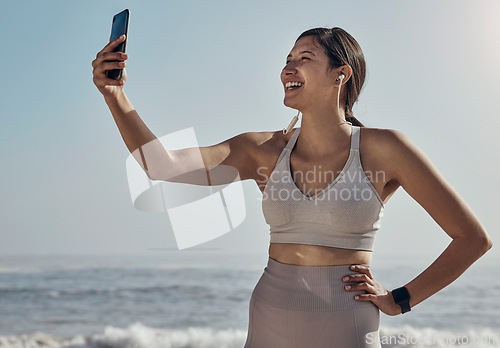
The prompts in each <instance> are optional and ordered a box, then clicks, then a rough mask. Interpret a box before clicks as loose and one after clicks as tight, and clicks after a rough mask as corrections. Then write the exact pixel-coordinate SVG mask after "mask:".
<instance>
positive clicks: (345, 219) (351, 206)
mask: <svg viewBox="0 0 500 348" xmlns="http://www.w3.org/2000/svg"><path fill="white" fill-rule="evenodd" d="M299 134H300V128H297V129H295V130H294V132H293V134H292V136H291V138H290V140H289V141H288V143H287V145H286V146H285V148H284V149H283V151H282V152H281V154H280V156H279V157H278V160H277V162H276V165H275V167H274V169H273V172H272V173H271V176H270V177H269V180H268V182H267V184H266V187H265V188H264V191H263V197H262V211H263V214H264V218H265V220H266V222H267V223H268V224H269V226H270V235H271V236H270V238H271V243H298V244H314V245H323V246H331V247H339V248H348V249H357V250H367V251H373V245H374V239H375V234H376V232H377V231H378V230H379V229H380V223H381V220H382V217H383V212H384V204H383V201H382V199H381V198H380V196H379V194H378V192H377V191H376V189H375V187H374V186H373V184H372V183H371V181H370V180H369V179H368V177H367V176H366V174H365V172H364V170H363V167H362V164H361V159H360V155H359V140H360V127H358V126H353V125H351V148H350V152H349V158H348V160H347V162H346V164H345V165H344V168H343V169H342V171H341V172H340V173H334V174H335V175H333V176H334V177H335V179H334V180H333V181H332V182H331V183H330V184H329V185H328V186H327V187H326V188H325V189H323V190H322V191H320V192H319V193H318V194H316V195H314V196H309V195H306V194H304V193H303V192H302V191H301V190H300V189H299V188H298V187H297V185H296V184H295V181H294V178H293V177H292V171H291V166H290V154H291V152H292V150H293V147H294V146H295V143H296V141H297V138H298V136H299ZM311 170H314V168H312V169H311ZM318 171H321V169H319V170H318ZM324 173H325V172H324V171H323V172H322V173H321V174H322V177H324V176H325V175H323V174H324ZM303 175H304V178H305V179H306V180H307V173H303ZM326 177H328V176H326ZM329 177H331V175H329Z"/></svg>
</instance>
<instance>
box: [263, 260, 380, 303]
mask: <svg viewBox="0 0 500 348" xmlns="http://www.w3.org/2000/svg"><path fill="white" fill-rule="evenodd" d="M349 266H350V265H338V266H300V265H293V264H286V263H281V262H279V261H276V260H274V259H272V258H270V257H269V259H268V263H267V267H266V268H265V270H264V274H263V275H262V277H261V279H260V280H259V282H258V283H257V285H256V287H255V289H254V293H253V296H255V298H256V299H257V300H260V301H263V302H266V303H267V304H269V305H270V306H274V307H278V308H282V309H286V310H292V311H312V312H331V311H340V310H344V309H349V308H360V307H373V306H374V305H373V303H371V302H359V301H356V300H355V299H354V296H355V295H359V294H366V292H365V291H362V290H357V291H346V290H345V289H344V286H345V285H349V284H351V285H352V284H356V283H350V282H347V283H346V282H343V281H342V278H343V277H345V276H346V275H351V274H359V272H355V271H353V270H351V269H350V268H349Z"/></svg>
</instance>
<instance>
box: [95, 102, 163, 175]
mask: <svg viewBox="0 0 500 348" xmlns="http://www.w3.org/2000/svg"><path fill="white" fill-rule="evenodd" d="M104 100H105V101H106V104H107V105H108V107H109V110H110V111H111V114H112V115H113V118H114V120H115V122H116V125H117V126H118V129H119V131H120V134H121V136H122V138H123V141H124V142H125V145H126V146H127V148H128V150H129V151H130V153H131V154H132V156H133V157H134V158H135V159H136V161H137V162H138V163H139V165H140V166H141V167H142V169H143V170H144V171H145V173H146V174H147V175H148V177H149V178H152V177H154V172H155V167H158V166H162V167H163V168H168V167H169V165H168V161H169V157H170V154H169V152H168V151H167V150H166V149H165V148H164V147H163V145H162V144H161V143H160V141H159V140H158V138H157V137H156V136H155V135H154V134H153V133H152V132H151V131H150V130H149V128H148V127H147V126H146V124H144V122H143V121H142V119H141V118H140V117H139V114H138V113H137V111H136V110H135V109H134V107H133V106H132V103H131V102H130V100H129V99H128V97H127V95H126V94H125V92H123V93H122V94H120V96H119V97H118V98H112V99H106V98H105V99H104Z"/></svg>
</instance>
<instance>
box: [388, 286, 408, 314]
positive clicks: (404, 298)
mask: <svg viewBox="0 0 500 348" xmlns="http://www.w3.org/2000/svg"><path fill="white" fill-rule="evenodd" d="M391 294H392V297H394V301H395V302H396V303H397V304H398V305H399V306H400V307H401V314H404V313H406V312H409V311H411V308H410V293H409V292H408V289H407V288H406V287H404V286H402V287H400V288H397V289H394V290H392V291H391Z"/></svg>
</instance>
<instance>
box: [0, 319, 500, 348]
mask: <svg viewBox="0 0 500 348" xmlns="http://www.w3.org/2000/svg"><path fill="white" fill-rule="evenodd" d="M246 335H247V333H246V331H243V330H233V329H227V330H213V329H210V328H189V329H186V330H170V329H157V328H151V327H147V326H145V325H143V324H141V323H140V322H136V323H134V324H133V325H130V326H129V327H128V328H126V329H122V328H117V327H112V326H107V327H106V328H105V329H104V333H102V334H94V335H91V336H86V337H83V336H75V337H73V338H62V337H57V336H53V335H49V334H45V333H42V332H36V333H33V334H30V335H18V336H0V347H2V348H41V347H44V348H47V347H51V348H103V347H106V348H146V347H147V348H241V347H243V345H244V343H245V340H246ZM379 338H380V340H381V343H382V347H383V348H395V347H412V348H429V347H440V348H452V347H453V348H456V347H464V348H465V347H467V348H472V347H474V348H494V347H500V334H499V331H498V330H494V329H491V328H483V329H480V330H478V329H469V330H465V331H458V332H453V331H442V330H435V329H432V328H423V329H416V328H412V327H410V326H404V327H401V328H389V327H381V329H380V337H379Z"/></svg>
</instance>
